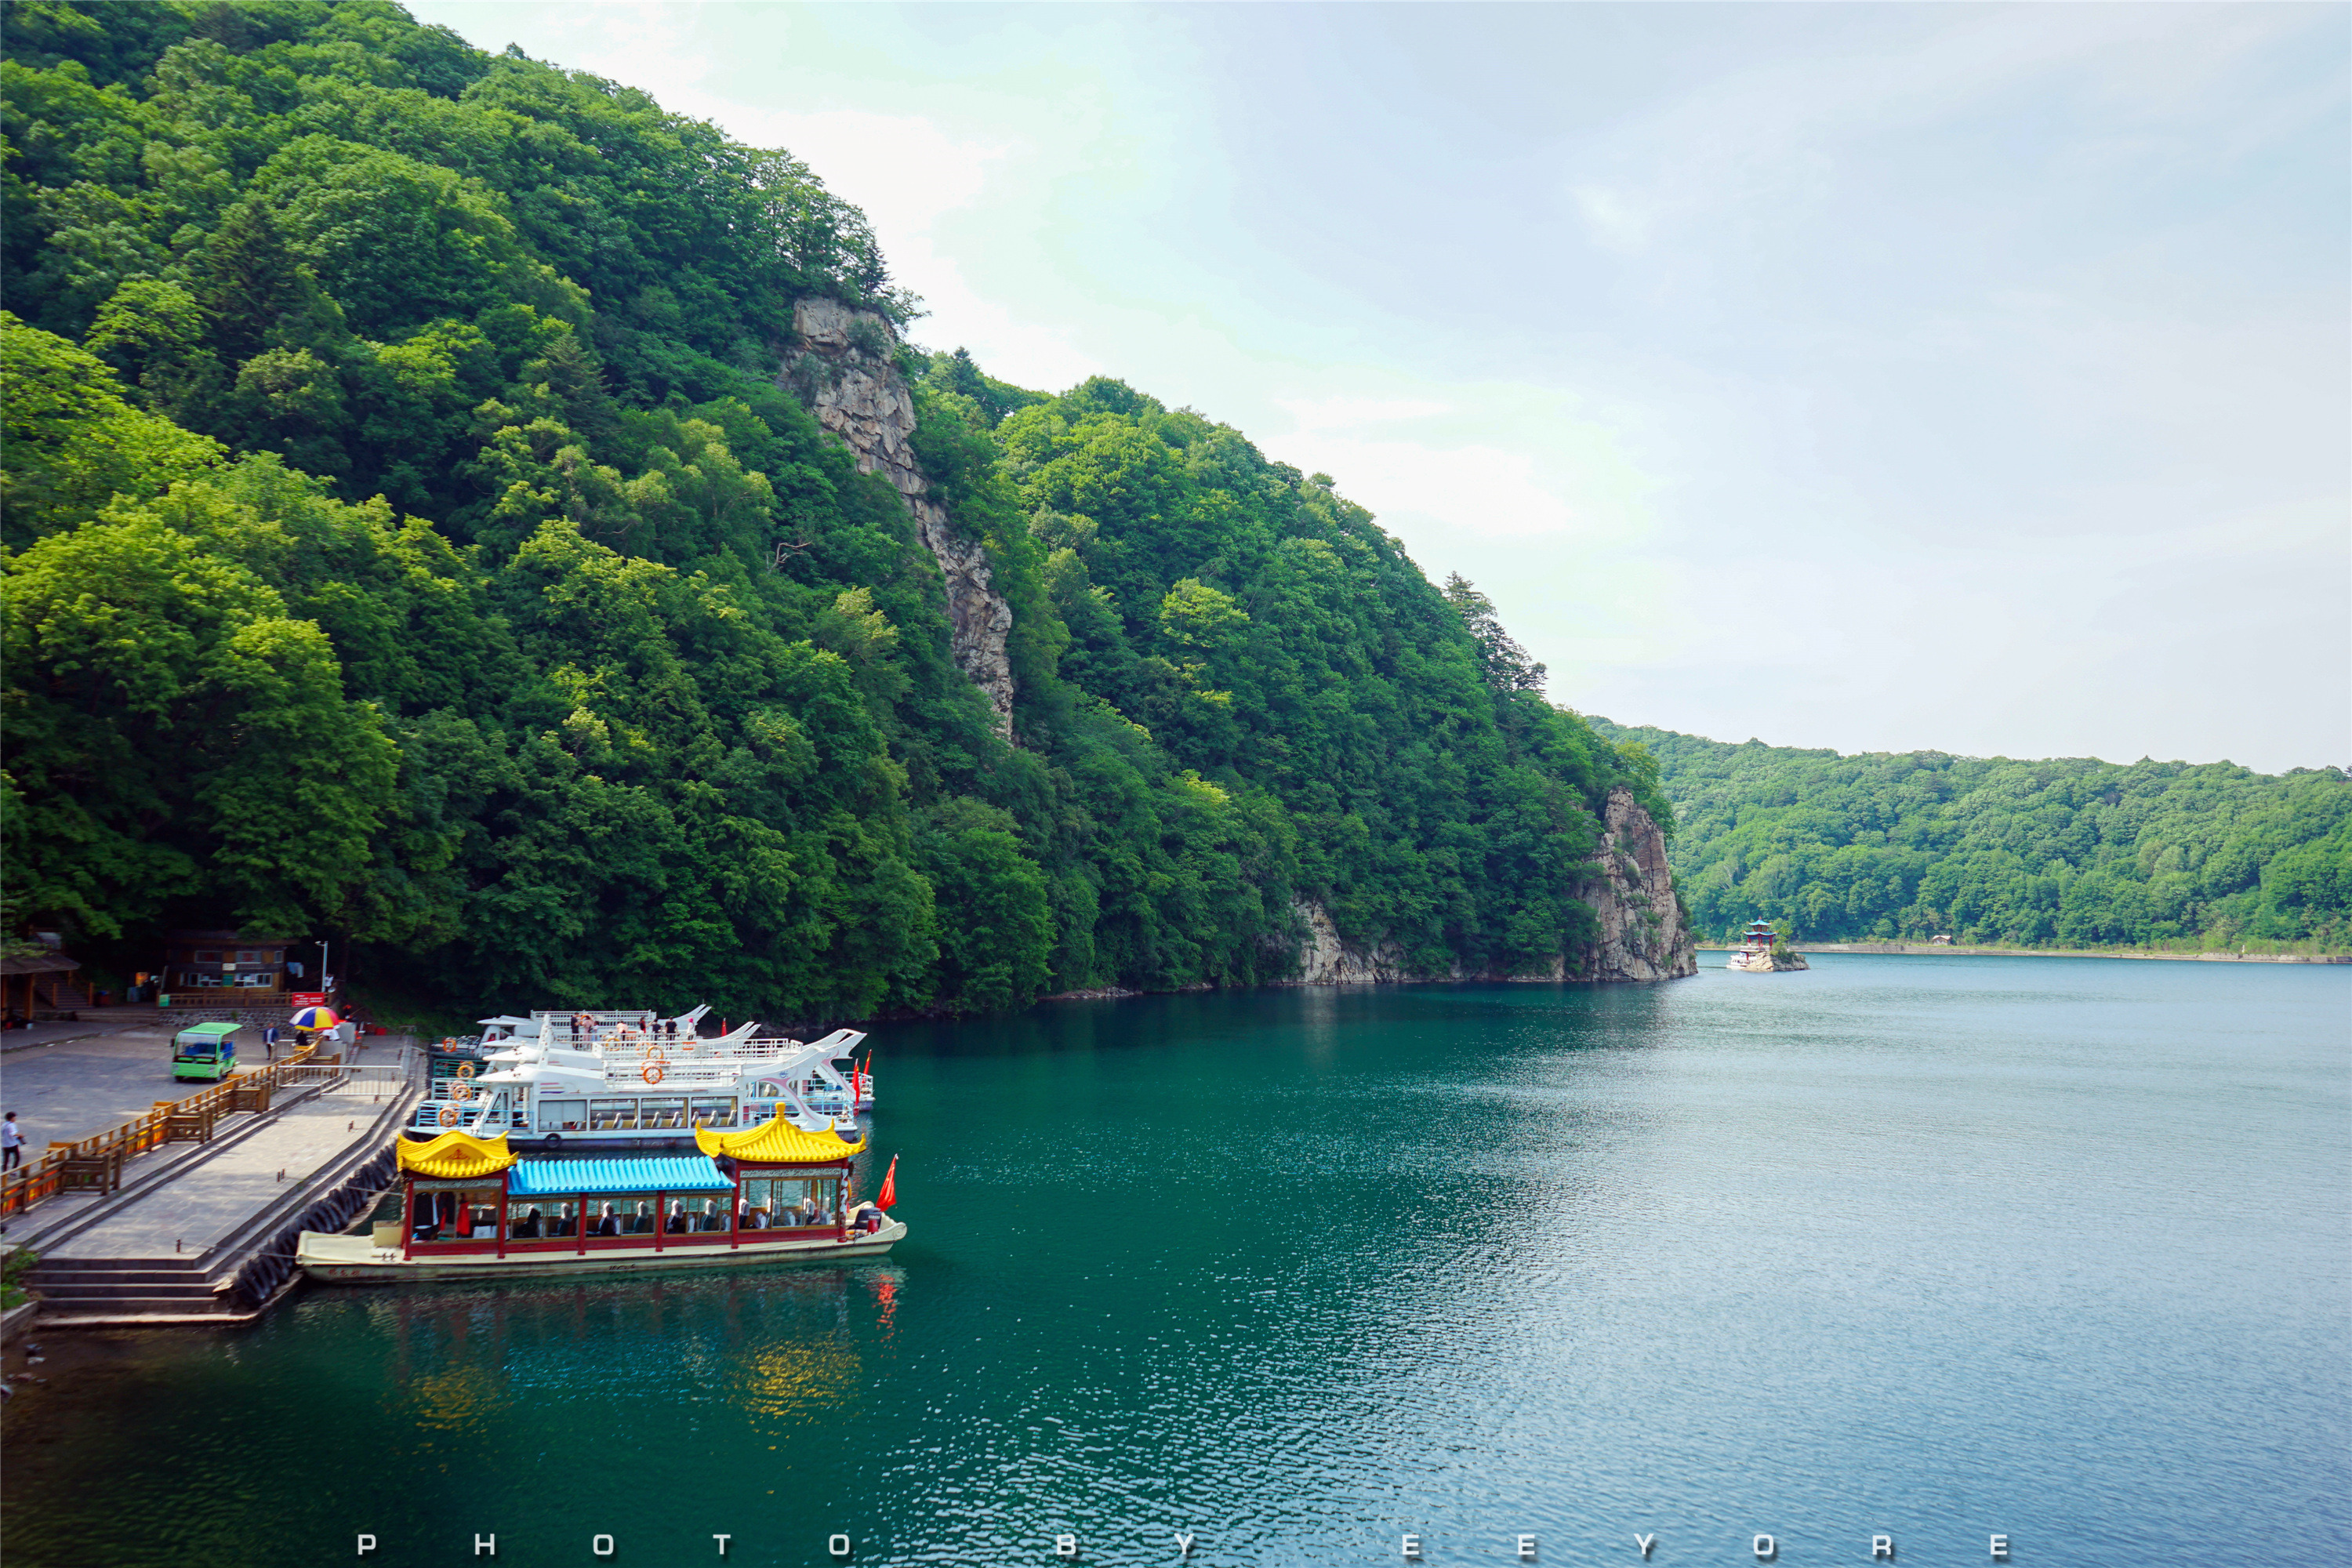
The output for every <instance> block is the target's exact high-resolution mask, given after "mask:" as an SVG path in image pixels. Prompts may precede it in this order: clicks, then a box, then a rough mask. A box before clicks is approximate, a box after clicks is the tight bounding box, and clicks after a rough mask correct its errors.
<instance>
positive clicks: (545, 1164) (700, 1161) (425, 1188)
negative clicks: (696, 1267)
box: [398, 1121, 878, 1259]
mask: <svg viewBox="0 0 2352 1568" xmlns="http://www.w3.org/2000/svg"><path fill="white" fill-rule="evenodd" d="M506 1142H507V1141H506V1137H505V1135H504V1134H503V1133H501V1134H499V1136H496V1137H492V1138H477V1137H475V1136H473V1135H472V1134H470V1133H468V1132H466V1131H462V1130H453V1131H448V1132H445V1133H443V1134H442V1135H441V1136H440V1137H438V1138H435V1139H433V1140H432V1141H431V1142H424V1143H419V1142H409V1141H405V1140H404V1141H403V1142H401V1143H400V1144H399V1145H398V1160H399V1167H400V1173H401V1198H402V1201H401V1215H402V1218H401V1224H400V1245H401V1256H402V1258H404V1259H425V1258H436V1257H459V1256H467V1255H484V1254H488V1255H492V1256H495V1257H497V1258H528V1257H531V1256H534V1255H558V1256H560V1255H562V1254H565V1253H572V1254H576V1255H579V1256H582V1257H585V1256H587V1255H589V1254H591V1253H596V1252H604V1251H646V1252H650V1253H653V1254H656V1255H657V1254H660V1253H662V1252H664V1251H667V1250H677V1249H685V1248H696V1249H706V1250H707V1249H709V1248H713V1247H721V1248H736V1247H742V1246H745V1245H747V1243H748V1244H751V1245H758V1244H760V1243H762V1242H771V1241H788V1240H793V1239H807V1240H831V1241H839V1242H846V1241H848V1240H849V1239H850V1237H851V1227H852V1225H853V1223H854V1218H853V1212H852V1209H851V1207H850V1203H849V1196H850V1184H851V1178H852V1173H853V1170H854V1167H855V1163H856V1158H857V1156H858V1155H859V1154H861V1153H863V1152H865V1149H866V1142H865V1140H864V1138H863V1137H860V1138H858V1139H857V1141H856V1142H844V1141H843V1140H842V1138H841V1137H840V1136H839V1135H838V1134H836V1133H834V1132H831V1131H824V1132H809V1131H803V1130H802V1129H800V1128H797V1127H794V1126H793V1125H792V1124H791V1123H789V1122H780V1121H771V1122H769V1123H768V1124H766V1125H765V1126H762V1127H760V1128H756V1129H753V1130H751V1131H744V1132H731V1133H717V1134H714V1133H711V1132H709V1131H698V1133H697V1134H696V1142H697V1144H698V1145H699V1147H700V1151H701V1152H698V1153H695V1154H676V1155H662V1156H653V1157H633V1158H628V1159H530V1160H526V1159H521V1158H519V1157H518V1156H517V1155H516V1154H515V1153H514V1152H513V1151H512V1150H510V1149H509V1148H508V1147H507V1146H506ZM876 1213H877V1216H878V1211H876ZM873 1223H875V1224H877V1226H878V1218H877V1219H876V1220H875V1221H874V1222H873Z"/></svg>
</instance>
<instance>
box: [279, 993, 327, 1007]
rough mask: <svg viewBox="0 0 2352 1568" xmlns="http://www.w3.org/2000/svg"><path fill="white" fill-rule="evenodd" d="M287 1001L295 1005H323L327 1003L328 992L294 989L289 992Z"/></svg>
mask: <svg viewBox="0 0 2352 1568" xmlns="http://www.w3.org/2000/svg"><path fill="white" fill-rule="evenodd" d="M286 1001H287V1003H288V1005H290V1006H295V1007H323V1006H325V1005H327V994H326V993H325V992H323V991H294V992H289V993H288V994H287V997H286Z"/></svg>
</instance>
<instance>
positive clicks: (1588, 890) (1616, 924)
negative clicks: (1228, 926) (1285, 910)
mask: <svg viewBox="0 0 2352 1568" xmlns="http://www.w3.org/2000/svg"><path fill="white" fill-rule="evenodd" d="M1601 829H1602V835H1603V836H1602V838H1601V847H1600V849H1599V850H1598V851H1597V852H1596V856H1595V858H1596V859H1597V860H1598V861H1599V863H1600V867H1601V874H1600V875H1599V876H1598V877H1596V878H1595V879H1593V880H1591V881H1590V882H1588V883H1586V884H1585V885H1584V886H1583V887H1582V888H1581V889H1579V890H1578V896H1579V897H1580V898H1582V899H1583V900H1585V901H1586V902H1587V903H1589V904H1591V906H1592V912H1593V914H1594V916H1595V917H1596V918H1598V920H1599V921H1600V922H1601V930H1600V933H1599V935H1598V937H1597V938H1596V940H1594V941H1593V942H1591V944H1589V945H1588V946H1585V947H1583V948H1580V949H1579V950H1578V951H1577V952H1575V953H1574V954H1573V955H1572V956H1573V960H1574V962H1573V963H1570V960H1569V959H1565V958H1555V959H1553V960H1552V961H1551V963H1550V965H1549V967H1548V968H1546V969H1543V970H1538V971H1537V972H1535V973H1528V974H1500V973H1476V972H1473V971H1470V970H1467V969H1465V968H1464V967H1463V965H1462V964H1461V963H1460V962H1459V961H1456V962H1455V963H1454V964H1453V965H1451V966H1450V967H1449V968H1448V969H1446V970H1445V971H1444V972H1443V973H1426V972H1423V971H1417V970H1412V969H1408V968H1406V967H1405V962H1404V952H1403V950H1402V949H1401V948H1400V947H1398V946H1397V944H1396V943H1395V942H1382V943H1381V944H1380V945H1379V946H1377V947H1374V948H1370V949H1367V948H1365V947H1363V946H1361V945H1360V944H1358V943H1355V942H1349V941H1348V940H1347V939H1346V938H1344V937H1342V936H1341V935H1340V934H1339V928H1338V927H1337V926H1335V925H1334V924H1333V923H1332V921H1331V911H1330V910H1327V909H1325V908H1324V907H1323V906H1322V905H1321V904H1318V903H1314V902H1311V901H1307V900H1301V901H1300V902H1299V903H1298V904H1297V905H1296V906H1294V912H1295V913H1296V914H1297V916H1298V918H1299V920H1300V921H1301V922H1302V923H1304V924H1305V925H1306V927H1307V942H1305V944H1304V945H1303V946H1301V948H1300V949H1299V954H1298V958H1299V972H1298V980H1297V984H1301V985H1378V984H1397V983H1399V982H1404V981H1415V980H1680V979H1682V978H1684V977H1685V976H1686V975H1692V974H1696V973H1698V952H1697V948H1696V943H1695V942H1694V941H1693V939H1692V937H1691V933H1690V929H1689V927H1688V926H1687V925H1685V923H1684V921H1683V907H1682V901H1681V900H1679V899H1677V898H1675V889H1674V883H1673V881H1672V879H1671V873H1670V872H1669V871H1668V870H1667V868H1666V836H1665V835H1664V833H1662V832H1660V831H1659V830H1658V825H1657V824H1656V823H1655V822H1653V821H1652V820H1650V814H1649V813H1648V812H1646V811H1643V809H1642V808H1641V807H1640V806H1639V805H1635V804H1634V801H1633V792H1632V791H1630V790H1626V789H1622V788H1620V789H1616V790H1612V792H1610V795H1609V800H1608V803H1607V805H1606V807H1605V809H1604V812H1603V815H1602V818H1601Z"/></svg>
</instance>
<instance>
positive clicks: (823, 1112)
mask: <svg viewBox="0 0 2352 1568" xmlns="http://www.w3.org/2000/svg"><path fill="white" fill-rule="evenodd" d="M707 1011H708V1009H706V1008H699V1007H698V1008H696V1009H695V1010H694V1011H693V1012H692V1013H688V1014H681V1015H679V1016H677V1017H675V1018H664V1017H660V1016H656V1015H654V1014H651V1013H647V1012H641V1011H623V1012H610V1011H606V1012H590V1011H585V1010H583V1011H582V1012H579V1013H555V1012H542V1013H533V1014H531V1015H530V1016H528V1017H518V1016H513V1015H504V1016H499V1017H495V1018H485V1019H483V1020H481V1023H482V1025H483V1036H482V1047H483V1060H482V1064H481V1067H480V1068H476V1066H475V1064H473V1063H472V1062H461V1063H460V1064H459V1065H458V1067H457V1071H456V1073H455V1075H453V1076H451V1077H447V1078H440V1079H435V1080H434V1082H433V1084H432V1087H431V1089H430V1091H429V1092H428V1094H427V1096H426V1098H425V1100H423V1101H421V1102H420V1103H419V1104H418V1105H417V1108H416V1110H415V1114H414V1115H413V1116H412V1117H411V1119H410V1121H409V1124H408V1133H409V1136H410V1137H412V1138H419V1137H421V1138H435V1137H438V1136H440V1135H441V1134H443V1133H445V1132H447V1131H452V1130H453V1129H454V1130H457V1131H464V1132H465V1133H467V1135H468V1136H469V1137H474V1138H494V1137H498V1136H500V1135H502V1134H503V1135H505V1136H506V1137H507V1138H508V1139H509V1141H510V1142H511V1143H513V1144H515V1145H517V1146H520V1145H523V1144H526V1143H536V1144H537V1145H538V1146H539V1147H541V1149H544V1150H555V1149H562V1148H569V1147H583V1148H585V1147H599V1148H603V1147H620V1148H635V1147H644V1146H649V1145H662V1144H671V1143H685V1142H692V1141H693V1139H694V1136H695V1133H696V1131H698V1130H708V1131H714V1132H725V1131H733V1130H737V1129H741V1128H750V1127H758V1126H762V1125H765V1124H766V1123H767V1122H768V1121H771V1120H780V1121H782V1122H784V1123H785V1124H786V1125H788V1126H793V1127H799V1128H803V1129H804V1130H806V1131H813V1132H814V1131H824V1130H826V1129H828V1128H834V1127H838V1128H840V1129H842V1130H843V1131H845V1133H846V1134H847V1135H849V1136H852V1137H855V1136H856V1126H857V1107H858V1104H859V1100H860V1096H861V1091H862V1092H863V1095H864V1098H865V1102H866V1103H867V1104H871V1103H872V1079H871V1077H870V1075H868V1074H866V1073H865V1072H863V1071H861V1070H860V1069H859V1068H857V1067H856V1062H855V1057H856V1049H857V1047H858V1045H859V1044H860V1043H861V1042H862V1041H864V1040H865V1038H866V1037H865V1035H864V1034H862V1033H861V1032H859V1031H857V1030H856V1029H836V1030H835V1031H834V1032H833V1033H832V1034H830V1035H827V1036H825V1037H824V1038H823V1039H820V1040H816V1041H813V1042H808V1043H803V1042H802V1041H799V1040H793V1039H786V1038H783V1037H761V1034H760V1032H759V1026H758V1025H757V1024H745V1025H744V1026H742V1027H740V1028H738V1029H731V1030H730V1031H728V1032H727V1033H726V1034H724V1035H719V1036H713V1037H701V1036H698V1034H697V1033H696V1032H695V1030H696V1026H697V1025H698V1023H699V1022H700V1020H701V1017H702V1015H703V1014H704V1013H705V1012H707ZM845 1064H846V1068H845Z"/></svg>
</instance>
